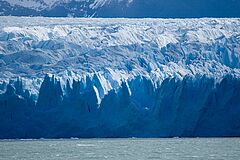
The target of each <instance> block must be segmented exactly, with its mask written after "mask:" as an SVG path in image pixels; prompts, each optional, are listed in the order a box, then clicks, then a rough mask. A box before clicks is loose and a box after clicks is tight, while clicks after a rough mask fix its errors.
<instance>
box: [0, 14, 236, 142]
mask: <svg viewBox="0 0 240 160" xmlns="http://www.w3.org/2000/svg"><path fill="white" fill-rule="evenodd" d="M239 51H240V19H237V18H235V19H234V18H232V19H227V18H225V19H224V18H223V19H214V18H202V19H123V18H121V19H94V18H92V19H88V18H43V17H0V72H1V74H0V138H67V137H201V136H202V137H203V136H206V137H208V136H240V118H239V114H240V77H239V75H240V60H239V58H240V53H239Z"/></svg>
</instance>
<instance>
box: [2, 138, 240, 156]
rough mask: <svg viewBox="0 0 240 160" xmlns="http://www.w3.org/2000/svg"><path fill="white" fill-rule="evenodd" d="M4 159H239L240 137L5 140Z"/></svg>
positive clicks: (3, 147) (3, 141)
mask: <svg viewBox="0 0 240 160" xmlns="http://www.w3.org/2000/svg"><path fill="white" fill-rule="evenodd" d="M0 159H1V160H5V159H6V160H11V159H16V160H21V159H24V160H25V159H32V160H38V159H39V160H40V159H41V160H43V159H49V160H56V159H57V160H59V159H64V160H66V159H73V160H74V159H76V160H77V159H83V160H85V159H86V160H89V159H119V160H128V159H129V160H146V159H164V160H165V159H167V160H188V159H189V160H192V159H193V160H195V159H197V160H198V159H199V160H200V159H201V160H206V159H214V160H215V159H216V160H221V159H222V160H225V159H227V160H239V159H240V138H222V139H220V138H209V139H208V138H195V139H188V138H186V139H181V138H173V139H134V138H132V139H69V140H66V139H61V140H2V141H0Z"/></svg>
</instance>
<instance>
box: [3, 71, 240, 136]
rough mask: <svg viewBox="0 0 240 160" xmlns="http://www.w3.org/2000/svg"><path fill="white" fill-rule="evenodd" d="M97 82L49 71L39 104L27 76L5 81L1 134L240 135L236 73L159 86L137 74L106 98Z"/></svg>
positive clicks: (239, 86)
mask: <svg viewBox="0 0 240 160" xmlns="http://www.w3.org/2000/svg"><path fill="white" fill-rule="evenodd" d="M95 81H96V78H95ZM93 84H94V78H87V79H86V81H85V82H81V81H74V82H73V83H70V82H69V81H68V82H66V84H61V82H60V81H58V80H57V78H55V77H54V76H48V75H47V76H46V77H45V79H44V81H43V83H42V85H41V88H40V91H39V97H38V100H37V102H36V103H35V102H34V101H33V98H32V97H31V95H30V94H29V92H28V91H26V90H24V89H23V87H22V83H21V79H18V80H17V81H14V82H11V83H9V84H5V86H2V87H5V93H3V94H1V95H0V138H60V137H61V138H68V137H79V138H81V137H212V136H240V116H239V114H240V92H239V90H240V80H239V79H238V78H236V77H234V76H232V75H226V76H224V77H223V78H222V79H221V80H219V79H218V80H217V79H214V78H210V77H208V76H205V75H197V76H195V77H192V76H185V77H184V78H183V79H181V80H180V79H177V78H167V79H165V80H164V81H163V82H161V83H160V84H159V85H157V86H156V85H155V84H154V83H153V82H152V81H151V80H150V79H148V78H146V77H141V76H137V77H135V78H134V79H132V80H129V81H126V82H122V85H121V86H120V87H119V88H118V89H112V90H110V91H109V92H108V94H107V95H105V96H104V97H103V98H102V99H101V101H100V102H99V100H98V95H97V93H96V90H95V89H94V87H95V86H94V85H93Z"/></svg>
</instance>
